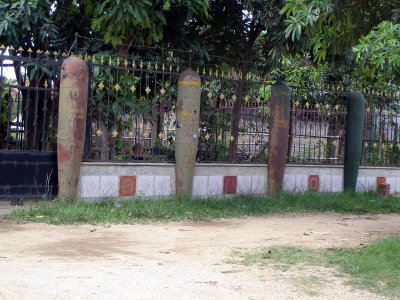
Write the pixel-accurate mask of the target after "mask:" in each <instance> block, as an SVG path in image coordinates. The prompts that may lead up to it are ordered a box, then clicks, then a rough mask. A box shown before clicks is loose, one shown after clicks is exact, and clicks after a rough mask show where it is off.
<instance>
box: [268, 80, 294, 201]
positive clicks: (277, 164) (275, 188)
mask: <svg viewBox="0 0 400 300" xmlns="http://www.w3.org/2000/svg"><path fill="white" fill-rule="evenodd" d="M290 99H291V89H290V87H289V86H288V85H287V84H286V83H284V82H282V81H278V82H276V83H275V84H274V85H273V86H272V95H271V102H270V114H271V117H270V121H269V138H268V194H270V195H273V194H276V193H279V192H281V191H282V189H283V179H284V175H285V165H286V160H287V153H288V143H289V123H290Z"/></svg>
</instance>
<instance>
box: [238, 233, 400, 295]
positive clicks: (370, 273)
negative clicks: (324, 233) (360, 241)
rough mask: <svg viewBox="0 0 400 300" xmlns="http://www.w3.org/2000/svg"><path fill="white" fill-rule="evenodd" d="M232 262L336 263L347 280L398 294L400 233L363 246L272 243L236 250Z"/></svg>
mask: <svg viewBox="0 0 400 300" xmlns="http://www.w3.org/2000/svg"><path fill="white" fill-rule="evenodd" d="M231 262H232V263H239V264H244V265H254V264H259V265H269V266H273V267H277V268H280V269H283V270H288V269H290V268H292V267H299V266H302V265H307V266H325V267H337V268H338V269H339V270H340V271H341V272H342V273H344V274H348V275H350V276H349V283H350V284H352V285H353V286H355V287H358V288H362V289H367V290H370V291H372V292H376V293H380V294H382V295H386V296H398V295H400V237H394V238H388V239H384V240H379V241H375V242H373V243H371V244H370V245H368V246H364V247H363V248H356V249H353V248H341V249H336V248H333V249H318V250H315V249H304V248H296V247H271V248H268V249H262V250H261V251H260V250H258V251H251V252H247V253H246V252H236V253H234V259H233V260H231Z"/></svg>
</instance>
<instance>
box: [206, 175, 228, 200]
mask: <svg viewBox="0 0 400 300" xmlns="http://www.w3.org/2000/svg"><path fill="white" fill-rule="evenodd" d="M223 186H224V177H223V176H208V196H219V195H222V193H223Z"/></svg>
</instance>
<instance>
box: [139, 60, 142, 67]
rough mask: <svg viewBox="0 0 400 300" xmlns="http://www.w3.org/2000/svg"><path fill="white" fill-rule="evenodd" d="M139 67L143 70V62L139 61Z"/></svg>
mask: <svg viewBox="0 0 400 300" xmlns="http://www.w3.org/2000/svg"><path fill="white" fill-rule="evenodd" d="M139 67H140V68H141V69H143V61H140V64H139Z"/></svg>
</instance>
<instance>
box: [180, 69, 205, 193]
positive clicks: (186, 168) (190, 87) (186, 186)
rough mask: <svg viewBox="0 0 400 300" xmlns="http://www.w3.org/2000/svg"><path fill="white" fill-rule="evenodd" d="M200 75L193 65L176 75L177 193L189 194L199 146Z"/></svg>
mask: <svg viewBox="0 0 400 300" xmlns="http://www.w3.org/2000/svg"><path fill="white" fill-rule="evenodd" d="M200 96H201V79H200V76H199V75H198V74H197V73H196V72H195V71H193V70H192V69H186V70H185V71H183V72H182V74H181V75H180V76H179V81H178V100H177V104H176V136H175V158H176V165H175V188H176V195H178V196H183V195H186V196H191V195H192V186H193V176H194V165H195V162H196V153H197V146H198V140H199V139H198V132H199V116H200Z"/></svg>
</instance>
